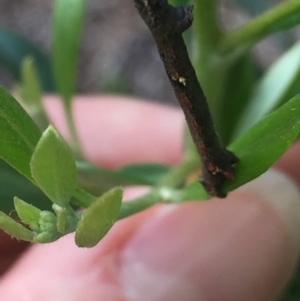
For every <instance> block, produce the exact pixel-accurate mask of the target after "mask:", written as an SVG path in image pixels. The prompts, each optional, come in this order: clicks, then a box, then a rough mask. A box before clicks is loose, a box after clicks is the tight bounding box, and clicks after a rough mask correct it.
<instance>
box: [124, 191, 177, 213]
mask: <svg viewBox="0 0 300 301" xmlns="http://www.w3.org/2000/svg"><path fill="white" fill-rule="evenodd" d="M174 193H176V191H175V190H173V189H171V188H166V187H158V188H153V189H151V191H149V192H148V193H146V194H144V195H143V196H141V197H139V198H136V199H134V200H131V201H126V202H123V203H122V207H121V211H120V214H119V218H118V219H122V218H125V217H127V216H130V215H132V214H135V213H138V212H140V211H142V210H145V209H147V208H149V207H151V206H153V205H155V204H158V203H162V202H165V203H166V202H171V201H172V202H173V199H176V197H175V196H173V194H174Z"/></svg>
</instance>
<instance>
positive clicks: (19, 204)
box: [14, 197, 41, 231]
mask: <svg viewBox="0 0 300 301" xmlns="http://www.w3.org/2000/svg"><path fill="white" fill-rule="evenodd" d="M14 204H15V209H16V211H17V214H18V216H19V218H20V219H21V221H22V222H23V223H24V224H26V225H28V226H29V227H30V228H31V229H32V230H34V231H38V229H39V219H40V214H41V210H40V209H38V208H37V207H35V206H32V205H30V204H28V203H26V202H24V201H23V200H21V199H19V198H18V197H15V198H14Z"/></svg>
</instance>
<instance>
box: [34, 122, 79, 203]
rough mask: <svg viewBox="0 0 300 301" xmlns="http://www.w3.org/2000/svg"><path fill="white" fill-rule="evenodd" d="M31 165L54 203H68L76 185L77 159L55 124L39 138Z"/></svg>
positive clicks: (35, 177)
mask: <svg viewBox="0 0 300 301" xmlns="http://www.w3.org/2000/svg"><path fill="white" fill-rule="evenodd" d="M30 167H31V172H32V176H33V178H34V180H35V182H36V183H37V184H38V186H39V187H40V188H41V189H42V190H43V191H44V193H45V194H46V195H47V196H48V197H49V198H50V199H51V200H52V201H53V202H54V203H56V204H58V205H59V206H61V207H64V206H65V205H66V204H68V202H69V200H70V198H71V196H72V195H73V192H74V189H75V186H76V177H77V176H76V166H75V160H74V158H73V154H72V152H71V150H70V148H69V146H68V145H67V143H66V142H65V141H64V140H63V138H62V137H61V136H60V135H59V134H58V132H57V131H56V130H55V128H54V127H53V126H49V127H48V129H47V130H46V131H45V132H44V133H43V135H42V137H41V139H40V140H39V142H38V144H37V147H36V149H35V150H34V153H33V155H32V159H31V162H30Z"/></svg>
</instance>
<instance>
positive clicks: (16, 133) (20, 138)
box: [0, 87, 41, 181]
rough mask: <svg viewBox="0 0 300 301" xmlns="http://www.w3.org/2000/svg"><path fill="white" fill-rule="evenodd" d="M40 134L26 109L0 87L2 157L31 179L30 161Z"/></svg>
mask: <svg viewBox="0 0 300 301" xmlns="http://www.w3.org/2000/svg"><path fill="white" fill-rule="evenodd" d="M40 136H41V132H40V130H39V129H38V127H37V125H36V124H35V123H34V122H33V120H32V119H31V118H30V117H29V115H28V114H27V113H26V112H25V110H24V109H23V108H22V107H21V106H20V104H19V103H18V102H17V101H16V100H15V99H14V98H13V97H12V96H11V95H10V94H9V93H8V92H7V91H6V90H5V89H4V88H3V87H0V157H1V158H3V159H4V160H5V161H6V162H7V163H9V164H10V165H11V166H12V167H14V168H15V169H16V170H18V171H19V172H20V173H21V174H23V175H24V176H26V177H27V178H28V179H29V180H31V181H33V179H32V176H31V172H30V166H29V162H30V158H31V155H32V153H33V150H34V148H35V146H36V145H37V143H38V141H39V138H40Z"/></svg>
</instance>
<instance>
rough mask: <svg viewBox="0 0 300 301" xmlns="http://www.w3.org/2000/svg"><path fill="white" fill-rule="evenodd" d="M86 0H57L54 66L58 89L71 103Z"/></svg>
mask: <svg viewBox="0 0 300 301" xmlns="http://www.w3.org/2000/svg"><path fill="white" fill-rule="evenodd" d="M85 7H86V0H56V1H55V5H54V20H53V22H54V24H53V35H54V37H53V68H54V77H55V82H56V86H57V89H58V91H59V93H60V94H61V95H62V98H63V100H64V101H65V102H66V103H67V104H69V103H70V101H71V98H72V95H73V93H74V87H75V80H76V65H77V59H78V50H79V42H80V36H81V32H82V27H83V20H84V15H85Z"/></svg>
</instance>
